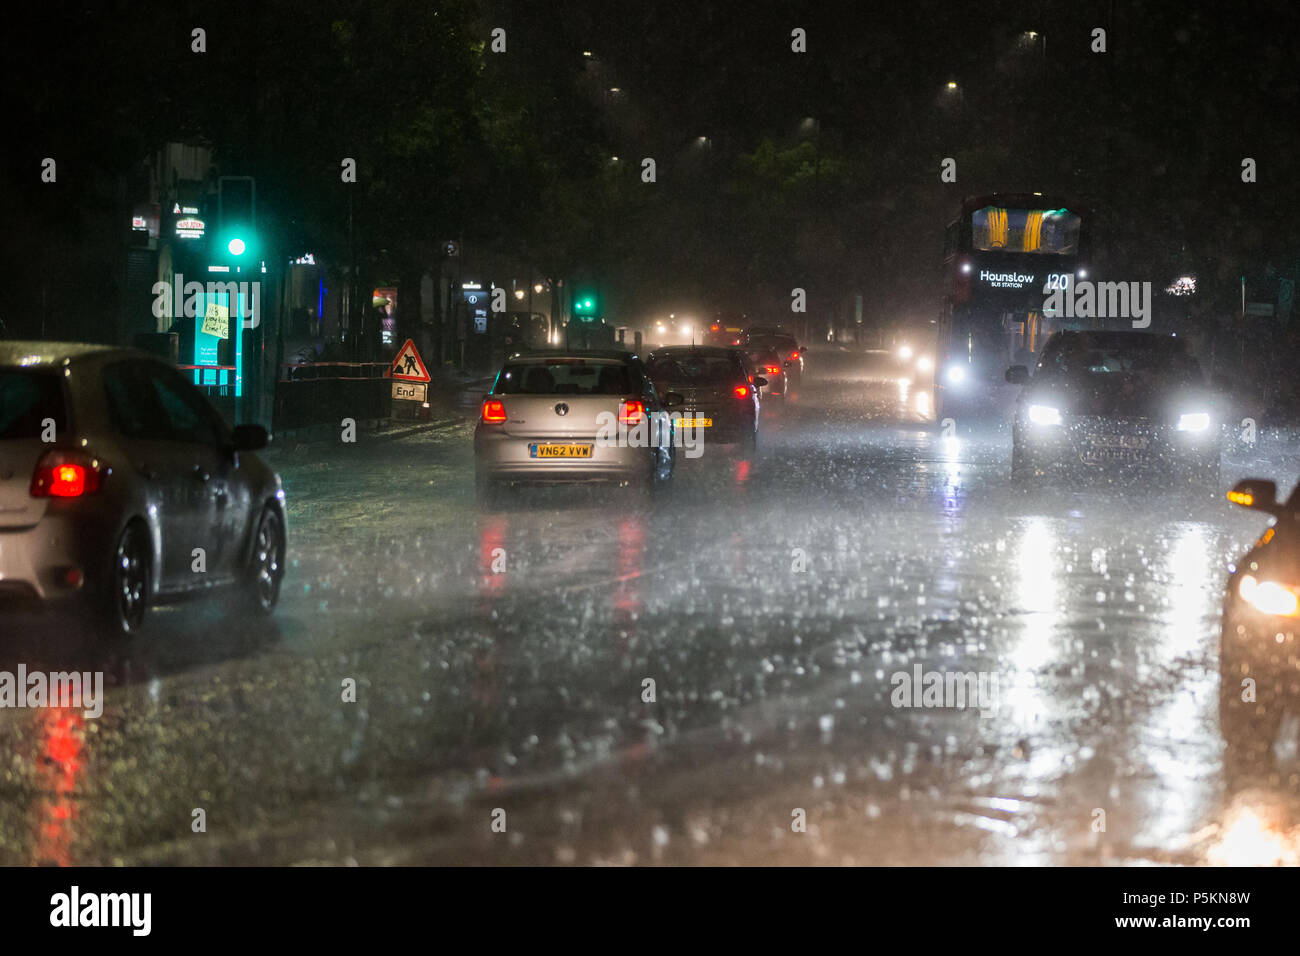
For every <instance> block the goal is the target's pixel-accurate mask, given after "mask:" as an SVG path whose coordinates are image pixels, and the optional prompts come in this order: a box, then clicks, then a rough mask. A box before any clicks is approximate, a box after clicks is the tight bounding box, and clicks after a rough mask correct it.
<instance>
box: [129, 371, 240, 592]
mask: <svg viewBox="0 0 1300 956" xmlns="http://www.w3.org/2000/svg"><path fill="white" fill-rule="evenodd" d="M146 376H147V379H148V384H149V387H150V389H151V391H152V392H153V394H154V395H156V396H157V399H158V401H159V402H160V403H161V405H162V407H163V411H164V414H165V415H166V416H167V422H168V426H169V434H170V441H171V442H172V443H173V444H174V445H175V446H176V449H177V455H176V458H175V460H176V462H177V464H178V466H179V469H180V470H179V471H178V473H177V475H176V482H177V486H178V488H182V489H183V494H184V497H185V499H186V502H187V503H186V506H185V512H186V513H188V514H189V515H191V517H192V519H193V523H191V524H187V525H186V526H184V527H183V528H180V529H178V531H177V532H175V533H174V534H173V539H174V541H175V544H176V545H177V549H178V551H179V552H180V553H181V560H182V561H184V562H186V566H187V567H188V568H189V576H190V577H191V578H193V576H194V574H195V572H194V571H193V564H194V549H195V548H203V549H204V557H205V562H204V563H205V564H206V567H207V570H206V572H205V574H206V575H207V577H206V579H205V580H204V581H202V582H195V583H206V584H214V583H217V582H218V581H222V580H225V579H228V578H229V577H230V576H231V574H232V573H233V572H234V566H235V559H236V555H237V553H238V550H239V549H238V540H237V539H238V520H237V515H236V510H237V509H236V508H234V507H232V504H233V502H232V494H231V482H232V477H233V475H232V471H233V468H234V455H233V453H232V449H231V445H230V442H229V440H228V436H227V434H226V432H227V429H226V427H225V424H224V423H223V422H222V421H221V417H220V416H219V415H218V414H217V413H216V411H215V410H214V409H213V408H212V406H211V405H209V404H208V402H207V400H206V399H204V397H203V395H202V394H201V393H200V392H199V390H198V389H197V388H195V387H194V385H193V384H191V383H190V382H188V381H186V380H185V377H184V376H183V375H181V374H180V373H179V372H177V371H176V370H175V369H173V368H171V367H169V366H167V365H163V364H161V363H150V364H148V365H147V366H146Z"/></svg>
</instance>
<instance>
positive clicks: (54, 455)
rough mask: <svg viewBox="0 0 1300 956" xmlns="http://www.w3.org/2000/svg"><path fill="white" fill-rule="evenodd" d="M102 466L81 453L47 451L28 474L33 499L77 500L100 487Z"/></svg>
mask: <svg viewBox="0 0 1300 956" xmlns="http://www.w3.org/2000/svg"><path fill="white" fill-rule="evenodd" d="M103 477H104V465H103V462H101V461H100V460H99V459H97V458H95V457H93V456H92V455H89V454H87V453H86V452H81V451H57V450H56V451H49V452H46V453H45V454H44V455H42V456H41V460H40V461H38V462H37V463H36V470H35V471H34V472H32V488H31V494H32V497H33V498H80V497H82V496H83V495H93V494H95V493H96V492H98V491H99V489H100V487H101V485H102V484H103Z"/></svg>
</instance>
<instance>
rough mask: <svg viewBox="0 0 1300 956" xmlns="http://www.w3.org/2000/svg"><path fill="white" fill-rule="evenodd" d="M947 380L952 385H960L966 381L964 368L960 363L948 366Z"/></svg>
mask: <svg viewBox="0 0 1300 956" xmlns="http://www.w3.org/2000/svg"><path fill="white" fill-rule="evenodd" d="M948 381H949V382H951V383H952V384H953V385H960V384H961V383H962V382H964V381H966V370H965V369H964V368H962V367H961V366H960V365H949V366H948Z"/></svg>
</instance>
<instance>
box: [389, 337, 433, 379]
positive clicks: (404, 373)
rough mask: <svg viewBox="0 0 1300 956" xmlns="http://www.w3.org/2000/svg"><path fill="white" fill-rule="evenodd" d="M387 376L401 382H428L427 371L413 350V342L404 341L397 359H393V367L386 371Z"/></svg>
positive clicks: (409, 340) (417, 353)
mask: <svg viewBox="0 0 1300 956" xmlns="http://www.w3.org/2000/svg"><path fill="white" fill-rule="evenodd" d="M388 374H389V376H390V377H391V378H396V379H400V380H401V381H403V382H427V381H429V370H428V369H427V368H425V367H424V363H423V362H422V361H420V353H419V352H417V351H416V350H415V342H414V341H412V340H411V339H407V340H406V344H405V345H403V346H402V348H401V349H400V350H399V351H398V353H397V358H395V359H393V367H392V368H391V369H389V370H388Z"/></svg>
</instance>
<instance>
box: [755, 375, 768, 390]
mask: <svg viewBox="0 0 1300 956" xmlns="http://www.w3.org/2000/svg"><path fill="white" fill-rule="evenodd" d="M766 384H767V379H765V378H763V376H761V375H755V376H754V385H755V387H757V388H762V387H763V386H764V385H766Z"/></svg>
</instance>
